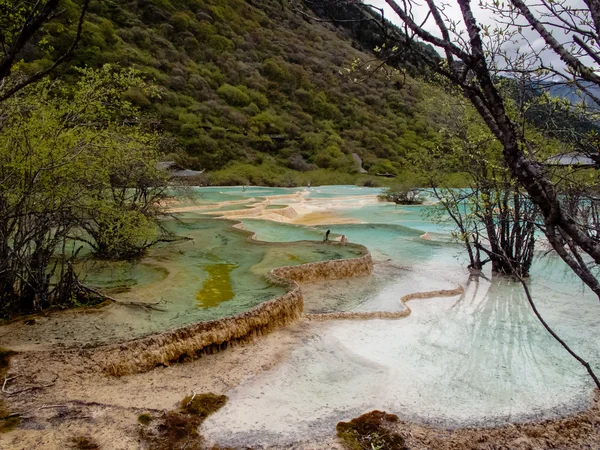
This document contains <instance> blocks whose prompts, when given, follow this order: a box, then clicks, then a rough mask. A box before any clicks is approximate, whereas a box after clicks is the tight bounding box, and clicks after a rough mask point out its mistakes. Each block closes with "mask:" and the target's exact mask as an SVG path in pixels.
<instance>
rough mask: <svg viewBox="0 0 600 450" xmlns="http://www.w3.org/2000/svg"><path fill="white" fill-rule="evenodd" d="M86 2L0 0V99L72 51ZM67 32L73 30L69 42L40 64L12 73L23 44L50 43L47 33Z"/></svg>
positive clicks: (88, 2)
mask: <svg viewBox="0 0 600 450" xmlns="http://www.w3.org/2000/svg"><path fill="white" fill-rule="evenodd" d="M89 4H90V0H82V2H81V4H77V0H37V1H32V0H21V1H17V0H0V102H1V101H3V100H6V99H7V98H9V97H10V96H11V95H13V94H15V93H16V92H18V91H19V90H21V89H23V88H24V87H26V86H28V85H29V84H31V83H34V82H36V81H39V80H41V79H42V78H43V77H44V76H46V75H48V74H49V73H51V72H52V71H54V70H55V69H56V68H57V67H58V66H59V65H60V64H62V63H63V62H64V61H65V60H66V59H67V58H68V57H69V56H70V55H71V54H72V53H73V51H74V50H75V48H76V46H77V43H78V42H79V39H80V38H81V34H82V31H83V23H84V20H85V15H86V13H87V10H88V7H89ZM71 25H72V26H71ZM71 28H73V30H72V29H71ZM70 33H73V36H72V37H71V44H70V45H69V46H68V47H67V48H66V49H65V50H64V51H63V52H62V53H60V54H59V55H57V56H56V57H55V58H54V59H53V60H50V61H47V62H46V64H45V65H44V67H43V68H41V69H40V70H37V71H36V72H33V73H27V74H26V73H23V72H18V71H17V73H16V74H15V73H14V71H13V69H14V66H15V65H17V64H18V62H19V58H20V57H21V56H22V52H23V51H24V49H25V48H26V47H27V46H29V47H33V46H37V47H38V48H40V49H41V48H44V47H50V44H49V42H48V36H49V35H50V34H53V35H55V36H56V35H57V34H58V35H64V34H70ZM47 50H52V49H51V48H47ZM11 75H12V76H11Z"/></svg>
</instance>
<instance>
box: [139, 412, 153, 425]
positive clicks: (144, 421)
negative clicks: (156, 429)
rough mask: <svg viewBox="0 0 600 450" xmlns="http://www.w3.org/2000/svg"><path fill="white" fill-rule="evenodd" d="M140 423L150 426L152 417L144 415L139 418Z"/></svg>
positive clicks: (147, 414)
mask: <svg viewBox="0 0 600 450" xmlns="http://www.w3.org/2000/svg"><path fill="white" fill-rule="evenodd" d="M138 422H139V423H141V424H142V425H148V424H149V423H150V422H152V416H151V415H150V414H149V413H143V414H140V415H139V416H138Z"/></svg>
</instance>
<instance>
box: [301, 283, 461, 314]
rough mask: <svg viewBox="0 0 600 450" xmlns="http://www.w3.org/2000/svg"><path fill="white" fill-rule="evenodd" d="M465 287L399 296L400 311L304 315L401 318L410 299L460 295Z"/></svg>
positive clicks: (406, 309)
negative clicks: (401, 307)
mask: <svg viewBox="0 0 600 450" xmlns="http://www.w3.org/2000/svg"><path fill="white" fill-rule="evenodd" d="M464 292H465V289H464V288H463V287H462V286H461V285H460V284H459V285H458V286H457V287H456V288H455V289H441V290H438V291H426V292H413V293H412V294H407V295H403V296H402V297H400V304H401V305H402V306H404V309H403V310H401V311H347V312H333V313H320V314H306V315H305V317H306V318H307V319H309V320H317V321H319V320H336V319H337V320H339V319H348V320H352V319H356V320H366V319H401V318H402V317H408V316H410V313H411V312H412V310H411V309H410V308H409V307H408V305H407V303H408V302H409V301H411V300H417V299H426V298H436V297H454V296H455V295H461V294H463V293H464Z"/></svg>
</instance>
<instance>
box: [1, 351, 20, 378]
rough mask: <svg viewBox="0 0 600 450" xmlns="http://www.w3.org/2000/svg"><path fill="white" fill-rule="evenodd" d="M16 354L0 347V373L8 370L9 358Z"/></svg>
mask: <svg viewBox="0 0 600 450" xmlns="http://www.w3.org/2000/svg"><path fill="white" fill-rule="evenodd" d="M16 354H17V352H13V351H12V350H8V349H6V348H2V347H0V372H3V371H5V370H6V369H8V363H9V361H10V358H11V356H13V355H16Z"/></svg>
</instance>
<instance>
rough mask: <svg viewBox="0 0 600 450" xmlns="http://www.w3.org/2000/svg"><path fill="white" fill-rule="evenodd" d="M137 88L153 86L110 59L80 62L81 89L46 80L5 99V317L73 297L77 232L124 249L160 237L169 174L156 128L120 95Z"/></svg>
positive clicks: (1, 286)
mask: <svg viewBox="0 0 600 450" xmlns="http://www.w3.org/2000/svg"><path fill="white" fill-rule="evenodd" d="M130 88H137V89H148V88H147V86H146V85H145V84H144V82H143V81H142V80H141V79H140V78H139V76H138V75H137V74H136V73H135V72H133V71H120V70H117V69H116V68H114V67H111V66H105V67H104V68H102V69H100V70H91V69H84V70H82V71H81V79H80V81H79V82H78V83H77V85H76V86H75V87H74V88H68V87H66V86H65V85H63V84H62V83H60V82H52V81H50V80H44V81H41V82H39V83H36V84H33V85H30V86H28V87H27V88H25V89H23V90H21V91H20V92H18V93H17V94H15V95H14V96H13V97H11V98H10V99H8V100H6V101H4V102H3V103H0V310H1V312H2V314H3V315H7V314H12V313H18V312H27V311H35V310H39V309H41V308H45V307H48V306H50V305H52V304H56V303H57V302H71V301H73V300H75V299H76V297H77V295H78V291H81V285H80V284H79V283H78V282H76V274H74V273H73V266H72V264H71V263H72V258H73V257H74V254H75V253H77V250H76V248H77V247H76V246H74V244H73V243H74V240H76V239H79V238H84V239H86V240H87V241H89V242H90V243H91V244H92V247H93V248H94V249H95V250H96V251H99V252H103V251H106V252H107V256H120V255H129V254H130V247H131V246H132V245H133V246H137V247H141V248H143V247H145V246H146V245H147V243H148V242H149V241H152V240H156V239H157V236H159V235H160V229H159V228H157V226H156V218H157V215H158V214H160V213H161V212H162V208H163V206H161V204H160V203H159V201H160V199H161V198H162V197H163V196H164V185H165V183H166V180H165V176H166V175H165V174H164V173H162V172H161V171H159V170H158V169H157V166H156V161H157V153H156V151H155V144H156V136H155V135H154V134H153V133H152V132H149V131H147V130H146V129H145V127H144V125H143V123H141V121H140V120H139V118H138V111H137V109H136V108H134V107H133V106H132V105H131V104H129V103H128V102H126V101H124V100H122V94H123V93H124V92H125V91H126V90H127V89H130ZM82 230H83V231H84V232H85V230H87V231H88V233H89V235H87V234H82ZM88 237H89V239H88ZM107 242H108V243H109V249H108V250H107V249H106V247H105V244H106V243H107ZM123 247H125V248H126V251H125V252H122V250H121V249H122V248H123Z"/></svg>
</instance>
